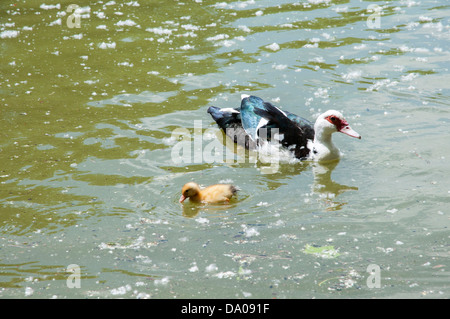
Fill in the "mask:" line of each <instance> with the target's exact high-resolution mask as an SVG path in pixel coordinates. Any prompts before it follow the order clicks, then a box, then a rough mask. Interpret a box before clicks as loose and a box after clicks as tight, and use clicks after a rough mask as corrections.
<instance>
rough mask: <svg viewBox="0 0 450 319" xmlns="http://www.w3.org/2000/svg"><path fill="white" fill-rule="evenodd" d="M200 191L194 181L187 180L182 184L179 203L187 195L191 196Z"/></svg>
mask: <svg viewBox="0 0 450 319" xmlns="http://www.w3.org/2000/svg"><path fill="white" fill-rule="evenodd" d="M199 192H200V187H199V186H198V185H197V184H196V183H194V182H189V183H187V184H185V185H184V186H183V188H182V189H181V197H180V203H182V202H184V200H185V199H186V198H188V197H193V196H196V195H198V193H199Z"/></svg>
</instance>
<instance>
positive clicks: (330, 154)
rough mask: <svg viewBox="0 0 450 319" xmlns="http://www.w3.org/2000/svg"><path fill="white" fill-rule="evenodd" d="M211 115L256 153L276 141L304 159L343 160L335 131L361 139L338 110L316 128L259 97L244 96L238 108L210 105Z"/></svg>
mask: <svg viewBox="0 0 450 319" xmlns="http://www.w3.org/2000/svg"><path fill="white" fill-rule="evenodd" d="M208 113H210V114H211V116H212V117H213V119H214V120H215V121H216V123H217V124H218V125H219V127H220V128H222V129H223V130H224V132H225V134H227V135H228V136H229V137H230V138H231V139H233V140H234V142H235V143H238V144H240V145H242V146H245V147H246V148H248V149H252V150H255V149H257V148H258V145H261V143H262V142H263V141H264V140H268V141H271V140H274V139H275V140H278V141H279V142H280V143H281V144H282V145H283V146H284V147H286V148H288V149H289V150H290V151H291V152H292V153H293V154H294V156H295V157H296V158H299V159H302V160H303V159H305V160H315V161H328V160H335V159H338V158H340V156H341V153H340V151H339V149H338V148H337V147H336V146H335V145H334V144H333V141H332V139H331V136H332V134H333V133H335V132H341V133H344V134H347V135H348V136H351V137H355V138H358V139H361V136H360V135H359V134H358V133H357V132H355V131H354V130H353V129H352V128H351V127H350V126H349V124H348V123H347V121H346V120H345V118H344V117H343V116H342V114H341V113H340V112H338V111H335V110H329V111H326V112H325V113H323V114H321V115H320V116H319V117H318V118H317V120H316V122H315V124H314V125H313V124H312V123H311V122H310V121H308V120H306V119H304V118H302V117H300V116H298V115H295V114H292V113H290V112H287V111H283V110H281V109H279V108H278V107H276V106H274V105H272V104H271V103H269V102H264V101H263V100H262V99H261V98H259V97H256V96H243V98H242V101H241V106H240V107H239V108H218V107H215V106H211V107H209V109H208ZM277 134H278V135H277Z"/></svg>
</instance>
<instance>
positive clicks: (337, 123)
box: [314, 110, 361, 139]
mask: <svg viewBox="0 0 450 319" xmlns="http://www.w3.org/2000/svg"><path fill="white" fill-rule="evenodd" d="M314 130H315V131H316V134H317V133H319V134H323V135H331V134H333V133H334V132H341V133H344V134H347V135H348V136H351V137H355V138H358V139H361V135H359V134H358V133H357V132H356V131H354V130H353V129H352V128H351V127H350V125H349V124H348V122H347V121H346V120H345V118H344V116H343V115H342V114H341V113H340V112H339V111H335V110H329V111H326V112H325V113H323V114H321V115H320V116H319V117H318V118H317V120H316V123H315V124H314Z"/></svg>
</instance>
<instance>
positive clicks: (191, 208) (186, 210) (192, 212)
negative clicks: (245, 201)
mask: <svg viewBox="0 0 450 319" xmlns="http://www.w3.org/2000/svg"><path fill="white" fill-rule="evenodd" d="M235 201H236V200H233V199H232V200H231V201H230V203H227V204H224V203H222V204H199V203H192V202H184V203H183V205H182V206H183V216H184V217H187V218H192V217H195V216H197V215H198V213H199V212H206V213H226V212H227V211H228V210H229V209H232V208H233V207H236V205H237V203H236V202H235Z"/></svg>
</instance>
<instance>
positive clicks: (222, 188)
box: [200, 184, 237, 203]
mask: <svg viewBox="0 0 450 319" xmlns="http://www.w3.org/2000/svg"><path fill="white" fill-rule="evenodd" d="M236 192H237V189H236V187H234V186H233V185H229V184H215V185H211V186H208V187H206V188H204V189H202V190H201V192H200V197H201V200H202V201H203V202H208V203H218V202H224V201H229V200H230V198H231V197H232V196H233V195H235V194H236Z"/></svg>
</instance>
